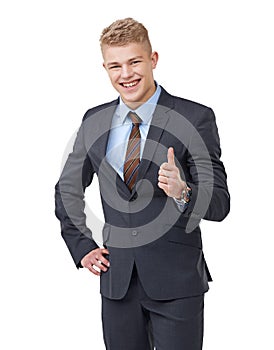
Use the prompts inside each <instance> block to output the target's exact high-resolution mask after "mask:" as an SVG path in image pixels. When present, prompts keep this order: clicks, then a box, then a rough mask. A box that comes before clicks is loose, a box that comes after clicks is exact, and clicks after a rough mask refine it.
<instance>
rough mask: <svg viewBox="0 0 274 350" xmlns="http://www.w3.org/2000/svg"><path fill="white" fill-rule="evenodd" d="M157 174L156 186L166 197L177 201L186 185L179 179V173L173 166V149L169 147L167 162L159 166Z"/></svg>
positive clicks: (174, 165)
mask: <svg viewBox="0 0 274 350" xmlns="http://www.w3.org/2000/svg"><path fill="white" fill-rule="evenodd" d="M158 174H159V176H158V186H159V187H160V188H161V189H162V190H163V191H164V192H165V193H166V195H167V196H169V197H175V198H177V199H179V198H181V193H182V191H183V190H184V189H185V188H186V187H187V185H186V183H185V181H183V180H182V179H181V176H180V171H179V169H178V167H177V166H176V164H175V158H174V149H173V147H169V149H168V151H167V162H165V163H163V164H162V165H161V166H160V169H159V173H158Z"/></svg>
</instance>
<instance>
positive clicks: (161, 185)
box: [158, 182, 168, 194]
mask: <svg viewBox="0 0 274 350" xmlns="http://www.w3.org/2000/svg"><path fill="white" fill-rule="evenodd" d="M158 187H159V188H161V189H162V190H163V191H165V193H166V194H168V185H166V184H164V183H162V182H158Z"/></svg>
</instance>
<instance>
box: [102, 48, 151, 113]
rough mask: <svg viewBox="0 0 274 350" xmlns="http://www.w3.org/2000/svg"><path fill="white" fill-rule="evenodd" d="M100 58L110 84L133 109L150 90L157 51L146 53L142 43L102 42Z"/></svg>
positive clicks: (147, 97) (149, 95)
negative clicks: (118, 44) (121, 44)
mask: <svg viewBox="0 0 274 350" xmlns="http://www.w3.org/2000/svg"><path fill="white" fill-rule="evenodd" d="M103 58H104V64H103V66H104V67H105V69H106V71H107V73H108V75H109V78H110V81H111V84H112V85H113V87H114V88H115V89H116V90H117V91H118V93H119V94H120V96H121V98H122V99H123V101H124V103H125V104H127V105H128V106H129V107H130V108H132V109H136V108H137V107H138V106H140V105H141V104H143V103H144V102H146V101H147V100H148V99H149V98H150V97H151V96H152V95H153V94H154V92H155V84H154V78H153V69H154V68H156V65H157V61H158V54H157V52H152V53H150V52H149V50H148V49H147V47H146V44H138V43H131V44H128V45H125V46H108V45H104V46H103Z"/></svg>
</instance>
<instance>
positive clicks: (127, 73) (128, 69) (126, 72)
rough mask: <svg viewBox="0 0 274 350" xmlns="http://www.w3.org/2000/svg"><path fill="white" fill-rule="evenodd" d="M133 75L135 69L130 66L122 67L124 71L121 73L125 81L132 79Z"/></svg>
mask: <svg viewBox="0 0 274 350" xmlns="http://www.w3.org/2000/svg"><path fill="white" fill-rule="evenodd" d="M132 75H133V69H132V67H131V66H130V65H127V64H126V65H123V66H122V71H121V78H123V79H128V78H130V77H132Z"/></svg>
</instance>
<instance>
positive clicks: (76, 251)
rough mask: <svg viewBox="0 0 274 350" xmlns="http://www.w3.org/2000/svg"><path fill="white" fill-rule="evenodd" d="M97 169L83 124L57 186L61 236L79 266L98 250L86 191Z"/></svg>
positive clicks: (56, 212) (56, 200)
mask: <svg viewBox="0 0 274 350" xmlns="http://www.w3.org/2000/svg"><path fill="white" fill-rule="evenodd" d="M93 175H94V169H93V167H92V164H91V162H90V159H89V157H88V155H87V150H86V148H85V144H84V136H83V124H82V125H81V127H80V129H79V131H78V133H77V137H76V140H75V143H74V147H73V151H72V153H70V154H69V156H68V159H67V161H66V164H65V166H64V169H63V171H62V173H61V176H60V179H59V181H58V183H57V184H56V186H55V214H56V216H57V218H58V219H59V220H60V223H61V234H62V237H63V239H64V240H65V242H66V245H67V247H68V249H69V251H70V253H71V255H72V258H73V260H74V262H75V264H76V266H77V267H78V268H79V267H82V265H81V260H82V258H83V257H84V256H85V255H86V254H88V253H89V252H90V251H92V250H94V249H97V248H98V245H97V243H96V242H95V241H94V240H93V239H92V232H91V231H90V230H89V228H88V227H87V226H86V216H85V213H84V207H85V202H84V192H85V188H86V187H87V186H89V185H90V183H91V181H92V178H93Z"/></svg>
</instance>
